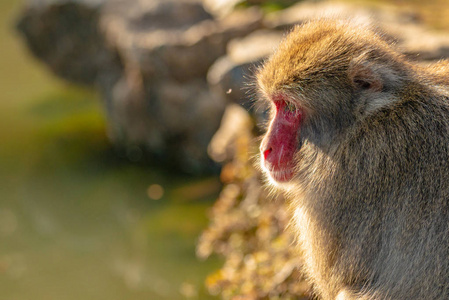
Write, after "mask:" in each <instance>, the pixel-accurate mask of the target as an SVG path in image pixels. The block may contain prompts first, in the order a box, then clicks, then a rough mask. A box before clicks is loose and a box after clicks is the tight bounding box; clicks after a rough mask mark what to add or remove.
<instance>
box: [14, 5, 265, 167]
mask: <svg viewBox="0 0 449 300" xmlns="http://www.w3.org/2000/svg"><path fill="white" fill-rule="evenodd" d="M261 24H262V14H261V13H260V11H258V10H248V11H245V12H241V13H235V14H231V15H229V16H227V17H226V18H223V19H220V20H215V19H213V17H212V16H211V15H210V14H209V13H208V12H206V11H205V9H204V8H203V5H202V2H201V1H200V0H153V1H145V0H132V1H130V0H110V1H96V2H95V3H93V2H89V1H87V0H69V1H66V0H57V1H39V2H38V1H34V2H30V4H29V5H28V6H27V7H26V8H25V10H24V12H23V14H22V17H21V19H20V21H19V24H18V28H19V30H20V31H21V32H22V33H23V35H24V37H25V40H26V42H27V44H28V46H29V47H30V49H31V50H32V52H33V53H34V54H35V55H36V56H37V57H38V58H40V59H41V60H43V61H44V62H45V63H46V64H47V65H48V66H49V67H50V68H51V69H52V70H53V71H54V72H55V73H56V74H57V75H58V76H61V77H63V78H65V79H67V80H70V81H74V82H77V83H84V84H87V85H93V86H95V87H97V88H98V89H99V90H100V91H101V93H102V95H103V98H104V102H103V103H104V105H105V111H106V113H107V120H108V135H109V137H110V139H111V140H112V141H113V142H114V143H115V144H116V145H117V146H118V147H119V148H122V149H124V151H123V153H125V155H126V156H128V157H129V158H130V159H131V160H138V159H139V158H140V157H143V156H146V154H148V155H149V156H150V157H153V158H156V160H157V161H159V162H164V163H167V164H171V165H176V166H177V167H178V168H181V169H183V170H185V171H187V172H190V173H199V172H202V171H204V170H208V169H210V168H211V167H212V168H213V165H212V163H211V160H210V159H209V158H208V156H207V145H208V143H209V142H210V139H211V138H212V135H213V134H214V132H215V131H216V130H217V128H218V126H219V124H220V120H221V117H222V115H223V112H224V108H225V103H224V99H223V98H222V97H218V96H216V95H215V94H214V93H212V92H211V91H210V89H209V87H208V85H207V83H206V79H205V77H206V74H207V71H208V69H209V67H210V66H211V65H212V64H213V62H214V61H215V60H216V59H217V58H218V57H220V56H222V55H223V54H225V52H226V46H227V43H228V42H229V40H231V39H233V38H236V37H240V36H244V35H247V34H248V33H250V32H252V31H254V30H255V29H257V28H260V27H261Z"/></svg>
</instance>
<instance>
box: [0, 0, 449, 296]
mask: <svg viewBox="0 0 449 300" xmlns="http://www.w3.org/2000/svg"><path fill="white" fill-rule="evenodd" d="M335 12H337V14H338V15H339V16H343V17H357V18H358V19H359V20H362V21H363V22H368V23H369V22H371V23H372V24H374V25H375V26H378V27H380V29H381V30H382V31H383V32H385V35H386V36H387V37H388V38H391V39H392V40H394V41H395V42H396V43H397V45H398V47H399V49H400V50H401V51H402V52H403V53H404V54H405V55H407V56H409V58H411V59H413V60H417V61H419V63H428V62H433V61H437V60H439V59H442V58H447V57H449V33H448V32H449V31H448V30H449V4H448V2H447V1H446V0H434V1H426V2H425V3H423V2H422V1H414V0H410V1H407V0H396V1H381V0H378V1H374V0H373V1H368V0H367V1H349V0H348V1H346V2H334V1H332V2H329V1H288V0H284V1H282V0H280V1H262V0H260V1H255V0H253V1H236V0H228V1H219V0H215V1H214V0H204V1H200V0H197V1H196V0H185V1H182V0H178V1H175V0H166V1H163V0H132V1H129V0H127V1H124V0H122V1H119V0H110V1H107V0H70V1H63V0H61V1H59V0H52V1H50V0H30V1H19V0H2V1H1V2H0V20H1V21H0V45H1V46H0V49H1V52H0V53H1V56H0V95H1V97H0V98H1V101H0V141H1V144H0V291H1V298H2V299H10V300H25V299H33V300H39V299H43V300H44V299H45V300H52V299H55V300H56V299H64V300H71V299H84V300H89V299H96V300H97V299H108V300H114V299H117V300H118V299H135V300H138V299H173V300H176V299H219V298H220V297H222V298H225V299H299V298H301V299H306V298H307V297H308V293H307V290H308V287H307V285H306V284H305V283H304V282H302V281H301V280H300V278H301V272H300V260H298V255H297V254H296V253H294V251H292V250H291V247H290V245H291V243H292V240H293V239H292V236H291V235H290V233H288V232H286V231H285V230H284V227H285V225H286V224H287V223H288V219H289V215H288V211H287V209H286V208H285V205H284V202H283V201H282V199H278V200H276V199H273V197H267V195H266V191H265V190H264V189H263V188H262V187H261V184H260V174H259V173H258V171H257V170H255V169H254V168H253V163H254V157H255V155H256V152H257V138H256V137H257V136H258V135H259V134H260V133H261V132H262V131H263V129H262V127H260V126H259V125H260V124H261V123H263V121H264V119H265V113H264V109H263V108H260V107H258V106H257V105H255V104H254V101H255V99H254V93H253V92H252V91H251V89H250V88H248V87H247V85H245V83H244V82H248V81H250V80H251V75H252V72H253V71H254V69H255V66H257V65H260V63H261V62H262V60H263V59H264V58H265V57H266V56H267V55H269V54H270V53H271V52H272V51H273V49H274V48H275V47H276V45H277V44H278V43H279V41H280V39H281V38H282V36H283V34H284V32H285V30H288V28H291V26H293V25H294V24H298V23H301V22H304V21H306V20H308V19H310V18H313V17H316V16H319V15H323V14H327V13H334V14H335ZM417 37H419V40H417ZM214 253H215V254H218V255H213V254H214ZM199 258H201V259H199ZM206 258H207V259H206ZM211 294H214V295H217V294H220V295H221V296H212V295H211Z"/></svg>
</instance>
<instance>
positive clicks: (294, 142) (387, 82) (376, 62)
mask: <svg viewBox="0 0 449 300" xmlns="http://www.w3.org/2000/svg"><path fill="white" fill-rule="evenodd" d="M400 60H402V58H401V57H400V56H398V55H397V54H395V52H392V51H391V50H390V48H389V46H388V45H387V43H386V42H384V41H383V40H382V39H381V38H380V37H379V36H378V35H377V34H375V33H373V32H371V31H370V30H368V29H364V28H355V27H354V28H352V27H348V24H347V23H345V21H333V22H329V20H327V21H326V22H323V21H315V22H310V23H307V24H305V25H302V26H298V27H296V28H295V29H294V30H293V31H292V32H291V33H290V34H289V35H288V36H287V37H286V38H285V39H284V41H283V42H282V43H281V44H280V46H279V48H278V50H277V51H276V52H275V53H274V54H273V55H272V56H271V57H270V58H269V59H268V60H267V61H266V63H265V64H264V65H263V66H262V67H261V68H260V69H259V70H258V73H257V84H258V88H259V92H260V98H262V99H263V100H266V101H268V103H269V107H270V111H271V121H270V122H269V126H268V129H267V133H266V134H265V136H264V138H263V140H262V143H261V146H260V152H261V165H262V169H263V170H264V171H265V173H266V174H267V175H268V177H269V179H270V181H271V182H272V183H274V184H275V185H280V184H284V183H288V182H290V181H292V180H294V179H295V176H296V175H297V174H298V172H299V170H300V164H301V162H300V161H301V157H302V156H303V155H304V153H302V152H304V151H306V150H304V151H301V150H302V148H304V147H305V145H307V147H309V148H310V147H318V148H319V149H320V150H322V151H323V152H329V151H332V149H335V148H336V147H338V144H339V141H340V140H341V136H342V135H343V134H344V133H345V132H347V130H348V128H350V127H351V126H353V124H355V123H356V122H357V120H358V119H360V118H364V117H366V116H368V115H370V114H372V113H374V112H375V111H377V110H379V109H382V108H383V107H384V106H386V105H389V104H391V103H392V102H394V101H395V99H396V98H395V96H394V90H395V89H397V88H398V87H399V86H400V85H401V83H400V81H401V80H402V78H404V76H403V75H402V73H404V72H405V71H404V70H401V68H403V67H402V66H403V65H404V64H403V63H396V62H398V61H400Z"/></svg>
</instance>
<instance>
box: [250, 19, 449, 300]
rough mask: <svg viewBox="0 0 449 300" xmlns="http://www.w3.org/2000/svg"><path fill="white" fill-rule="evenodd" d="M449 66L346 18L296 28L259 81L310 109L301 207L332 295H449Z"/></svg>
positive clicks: (296, 189) (313, 258)
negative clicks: (414, 58) (411, 55)
mask: <svg viewBox="0 0 449 300" xmlns="http://www.w3.org/2000/svg"><path fill="white" fill-rule="evenodd" d="M448 74H449V64H448V63H447V62H440V63H439V64H437V65H434V66H431V67H426V68H423V67H418V66H416V65H413V64H412V63H410V62H408V61H406V60H405V58H404V57H403V56H402V55H400V54H399V53H397V52H396V51H395V50H394V49H393V48H392V46H391V45H389V44H388V43H387V42H385V41H384V40H383V39H382V37H381V36H379V35H378V34H376V33H374V32H372V31H371V30H369V29H366V28H359V27H357V28H353V27H351V25H350V24H349V22H347V21H334V20H318V21H313V22H310V23H308V24H305V25H303V26H299V27H296V28H295V29H294V30H293V31H292V32H291V33H290V34H289V35H288V36H287V37H286V39H285V40H284V41H283V42H282V43H281V45H280V46H279V49H278V50H277V51H276V53H274V55H273V56H272V57H271V58H270V59H269V60H268V61H267V62H266V63H265V64H264V66H263V67H262V68H261V69H260V70H259V72H258V74H257V82H258V86H259V88H260V91H261V94H262V98H265V99H267V100H268V101H271V98H272V96H273V95H275V94H277V93H279V92H282V93H283V94H286V95H288V97H289V98H290V100H292V101H295V102H296V103H297V104H298V105H299V106H300V107H302V108H303V109H304V111H305V119H304V123H303V124H302V126H301V134H300V135H299V139H300V147H299V149H298V151H297V153H296V155H295V163H296V175H295V177H294V178H293V179H292V180H290V181H289V182H287V183H278V184H276V183H275V185H276V186H277V188H279V189H280V190H283V191H284V192H286V193H287V194H288V195H289V197H290V198H291V199H292V203H293V207H294V209H295V218H294V222H295V224H296V225H297V228H298V232H299V233H298V235H299V240H300V245H301V247H302V251H303V252H304V253H305V261H306V268H307V273H308V274H309V276H310V279H311V281H312V282H313V283H314V286H315V288H316V291H317V294H318V295H320V296H321V297H322V298H323V299H449V76H448Z"/></svg>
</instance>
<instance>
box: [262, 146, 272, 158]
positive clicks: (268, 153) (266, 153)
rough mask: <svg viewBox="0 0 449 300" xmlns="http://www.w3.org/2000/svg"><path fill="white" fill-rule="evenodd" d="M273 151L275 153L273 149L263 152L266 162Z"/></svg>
mask: <svg viewBox="0 0 449 300" xmlns="http://www.w3.org/2000/svg"><path fill="white" fill-rule="evenodd" d="M272 151H273V149H272V148H268V149H266V150H265V151H263V158H264V159H265V160H267V157H268V155H270V153H271V152H272Z"/></svg>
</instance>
